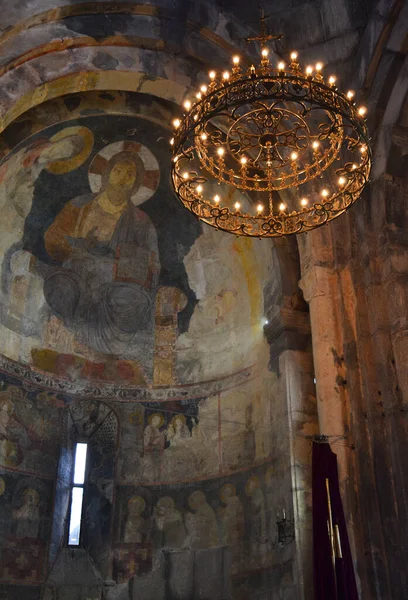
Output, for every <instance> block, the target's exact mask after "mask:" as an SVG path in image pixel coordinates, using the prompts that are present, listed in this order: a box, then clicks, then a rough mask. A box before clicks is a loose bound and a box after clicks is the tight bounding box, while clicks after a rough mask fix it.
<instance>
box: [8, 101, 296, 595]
mask: <svg viewBox="0 0 408 600" xmlns="http://www.w3.org/2000/svg"><path fill="white" fill-rule="evenodd" d="M143 102H144V103H143ZM109 104H111V105H112V106H111V109H108V106H109ZM146 114H149V115H153V116H154V118H152V119H147V118H146ZM166 120H167V122H168V121H169V120H170V119H169V115H168V114H167V113H166V111H165V109H164V108H163V106H161V107H160V106H159V107H158V106H157V103H155V102H153V101H152V100H146V99H145V100H144V101H141V100H140V97H139V96H137V95H131V94H126V95H123V96H120V95H118V94H115V93H101V94H98V93H96V92H95V93H93V94H92V95H84V96H79V95H78V96H76V97H75V98H72V97H69V98H65V99H59V100H57V101H55V102H53V103H49V104H48V106H44V107H39V108H37V109H35V110H34V111H32V114H31V116H30V115H23V116H22V117H21V120H20V121H19V122H17V123H15V124H13V130H12V131H9V132H6V138H7V140H8V142H9V145H10V147H9V149H8V153H7V156H6V157H5V158H4V159H3V161H2V162H1V163H0V211H1V214H2V215H4V218H3V219H0V277H1V281H0V352H1V354H3V355H4V356H3V358H1V357H0V358H1V361H3V362H1V363H0V369H3V367H4V366H5V365H6V369H5V370H6V371H7V374H6V373H2V372H1V373H0V511H1V512H0V528H1V531H2V536H0V537H1V538H2V540H3V542H2V543H3V546H2V548H1V554H0V583H1V585H2V589H3V588H4V589H5V590H6V589H8V588H10V590H11V591H10V590H8V591H7V593H8V597H11V598H14V594H15V593H16V590H20V588H21V589H23V588H24V586H26V584H27V583H28V582H29V581H30V585H31V591H30V593H29V594H26V596H27V598H30V597H31V596H30V594H31V593H32V597H33V599H34V598H35V597H38V593H37V592H38V590H39V586H42V587H43V589H46V590H48V591H49V592H50V594H51V595H50V598H54V597H55V594H54V587H55V586H57V587H58V582H59V581H60V579H59V578H61V577H62V579H63V583H62V584H61V585H62V586H64V585H65V583H64V582H65V579H64V577H65V575H64V573H65V569H66V565H65V566H63V568H62V570H61V571H60V572H59V571H58V568H57V567H58V564H59V563H58V560H59V557H61V556H62V553H61V548H63V547H64V545H65V543H66V531H65V529H66V527H65V524H66V521H67V514H68V510H69V489H70V482H71V478H72V464H73V447H74V444H75V440H78V439H81V440H82V441H85V440H86V441H87V443H88V445H89V446H88V447H89V462H88V465H87V477H88V479H87V482H86V489H87V491H86V494H85V500H84V509H83V538H82V542H81V543H82V544H83V547H84V548H85V550H86V552H87V556H89V557H90V558H91V559H92V563H93V565H94V566H95V568H96V569H97V570H98V572H99V573H100V574H101V576H102V578H103V579H104V580H106V581H109V582H110V583H109V585H110V586H112V594H114V595H113V596H108V597H109V598H111V597H114V598H116V597H120V596H118V594H120V593H121V592H120V590H122V589H123V590H126V589H129V590H130V589H131V590H133V591H132V594H133V595H134V597H141V598H145V600H147V598H155V599H156V598H157V599H158V598H163V599H164V598H168V599H169V600H170V599H171V598H179V599H181V598H183V599H186V600H189V599H190V598H191V597H193V595H194V592H193V590H194V589H201V590H206V591H205V592H204V591H203V594H204V596H203V597H208V598H214V599H217V598H219V599H220V598H221V597H230V596H231V595H230V592H229V591H227V589H228V590H230V589H234V590H240V591H239V593H238V592H237V594H235V592H234V594H235V595H234V596H233V597H236V598H239V600H240V599H241V598H246V597H249V596H251V590H253V589H256V587H257V581H258V580H257V578H261V579H262V578H263V577H264V576H265V574H266V573H272V571H273V569H274V566H275V563H276V551H277V534H276V514H277V511H278V510H279V508H280V507H282V506H283V505H284V492H283V491H282V489H283V488H284V486H283V485H278V483H277V482H278V480H279V481H280V482H282V480H283V478H282V473H283V472H284V469H285V468H286V467H285V465H284V463H285V460H286V455H283V454H282V453H279V457H280V458H279V460H278V459H277V456H278V451H277V449H278V445H282V444H283V443H284V440H283V437H282V439H281V438H280V437H279V436H274V435H272V434H271V430H272V429H273V427H275V426H276V423H277V420H278V419H286V416H284V415H281V414H280V413H279V410H278V408H277V405H275V406H274V405H273V402H272V396H273V394H274V393H275V392H274V391H272V390H276V389H277V388H276V383H277V382H276V375H274V374H273V373H271V372H269V370H268V360H269V347H268V344H267V342H266V340H265V336H264V331H263V320H262V318H263V301H264V300H263V289H262V285H261V284H260V283H259V282H260V281H264V280H266V279H267V278H268V277H269V275H270V273H269V271H270V270H271V272H272V268H271V266H270V265H271V264H272V261H273V256H272V253H271V248H270V246H269V245H265V244H262V243H261V242H259V241H257V240H255V241H254V240H246V239H238V238H235V237H234V236H232V235H220V234H219V232H217V231H215V230H213V229H212V228H210V227H204V226H203V225H201V224H199V223H198V221H197V220H196V219H195V218H194V217H193V216H192V215H191V214H190V213H189V212H188V211H186V210H185V209H184V208H183V207H182V205H181V204H180V203H179V202H178V201H177V199H176V198H175V196H174V194H173V191H172V189H171V185H170V172H169V169H170V164H169V156H170V152H169V146H168V143H169V137H170V134H169V132H168V131H167V130H166V129H165V128H164V127H163V123H164V122H165V121H166ZM3 142H4V139H3ZM12 142H13V144H14V145H12ZM11 146H12V147H11ZM4 357H6V358H4ZM9 359H10V360H9ZM7 361H8V362H7ZM72 389H75V391H72ZM273 406H274V408H273ZM275 438H276V439H275ZM285 464H286V463H285ZM285 473H286V471H285ZM277 474H278V475H277ZM279 474H280V475H279ZM279 477H280V479H279ZM284 477H286V475H285V476H284ZM288 477H289V475H288ZM2 481H3V483H2ZM3 484H4V485H3ZM284 484H285V486H286V487H287V486H290V481H287V482H286V480H285V481H284ZM64 556H65V558H61V560H63V561H64V560H65V559H66V558H67V555H64ZM61 564H63V565H64V564H65V563H61ZM54 565H56V566H55V569H54ZM75 568H76V567H75ZM29 572H30V573H31V575H30V576H29V575H28V573H29ZM208 572H211V573H213V574H214V577H212V578H208V576H207V573H208ZM268 576H269V575H268ZM282 576H283V575H282ZM252 579H254V581H252ZM13 585H14V586H15V587H14V588H13ZM208 586H210V587H208ZM211 586H213V588H211ZM224 586H225V590H224ZM0 587H1V586H0ZM35 590H37V591H35ZM50 590H51V591H50ZM47 593H48V592H47ZM81 593H82V592H81ZM53 594H54V595H53ZM0 595H1V594H0ZM22 595H24V592H22ZM45 597H46V598H48V596H45ZM90 597H93V596H92V594H91V595H90Z"/></svg>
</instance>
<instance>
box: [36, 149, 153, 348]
mask: <svg viewBox="0 0 408 600" xmlns="http://www.w3.org/2000/svg"><path fill="white" fill-rule="evenodd" d="M158 173H159V171H158V165H157V161H156V159H155V158H154V156H153V155H152V154H151V152H150V151H149V150H148V149H147V148H145V147H144V146H141V145H140V144H137V143H135V142H115V143H113V144H110V145H108V146H106V147H105V148H104V149H103V150H102V151H101V152H100V153H99V154H97V155H96V156H95V158H94V159H93V161H92V164H91V167H90V171H89V180H90V186H91V189H92V190H93V193H91V194H86V195H84V196H79V197H77V198H74V199H73V200H71V201H70V202H68V203H67V204H66V205H65V206H64V208H63V209H62V210H61V212H60V213H59V214H58V215H57V216H56V218H55V220H54V222H53V223H52V224H51V225H50V226H49V228H48V229H47V231H46V232H45V237H44V239H45V248H46V250H47V252H48V254H49V256H50V257H51V258H52V259H53V260H54V261H56V262H57V263H59V264H60V266H58V267H55V268H54V269H52V270H51V271H50V272H49V273H48V275H47V277H46V279H45V281H44V295H45V298H46V301H47V303H48V305H49V306H50V307H51V309H52V310H53V312H54V313H55V314H56V315H57V316H58V317H59V318H60V319H61V320H62V321H63V323H64V325H65V326H66V327H67V328H69V329H71V330H72V331H74V333H75V335H76V337H77V338H78V339H79V340H80V341H81V342H82V343H83V344H85V345H86V346H88V347H90V348H92V349H93V350H95V351H97V352H102V353H107V354H111V355H116V356H117V355H121V354H122V353H123V352H124V351H125V349H126V348H127V347H128V345H129V343H130V342H131V340H132V339H133V337H134V335H135V334H136V332H137V331H138V330H139V329H140V328H141V327H142V326H143V325H144V324H145V323H146V322H147V321H149V319H151V318H152V316H153V312H152V309H153V307H154V298H155V294H156V289H157V283H158V275H159V270H160V263H159V252H158V243H157V234H156V230H155V227H154V225H153V223H152V222H151V221H150V219H149V217H148V216H147V215H146V213H144V212H143V211H141V210H140V209H139V208H137V206H138V205H139V204H141V203H142V202H144V201H145V200H146V199H147V198H148V197H149V196H150V195H152V193H153V190H154V189H155V187H156V186H157V183H158Z"/></svg>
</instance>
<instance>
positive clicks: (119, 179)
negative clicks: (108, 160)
mask: <svg viewBox="0 0 408 600" xmlns="http://www.w3.org/2000/svg"><path fill="white" fill-rule="evenodd" d="M135 182H136V165H135V164H134V163H132V162H128V161H126V162H125V161H123V162H118V163H116V165H115V166H114V167H113V168H112V170H111V172H110V173H109V185H110V186H112V187H114V188H119V189H123V190H132V189H133V186H134V185H135Z"/></svg>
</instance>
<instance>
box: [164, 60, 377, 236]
mask: <svg viewBox="0 0 408 600" xmlns="http://www.w3.org/2000/svg"><path fill="white" fill-rule="evenodd" d="M238 63H239V59H238V57H234V66H233V68H232V72H231V73H229V72H225V73H224V74H223V75H222V76H220V77H217V75H216V74H215V72H211V73H210V81H209V83H208V85H203V86H202V87H201V89H200V91H199V92H198V93H197V94H196V97H195V99H194V101H189V100H186V101H185V103H184V114H183V116H182V117H181V118H180V119H175V120H174V121H173V124H174V138H173V139H172V140H171V144H172V148H173V161H172V181H173V186H174V190H175V192H176V194H177V196H178V197H179V199H180V200H181V201H182V203H183V204H184V206H185V207H186V208H187V209H188V210H190V211H191V212H192V213H193V214H195V215H196V216H197V217H198V218H199V219H201V220H202V221H204V222H206V223H208V224H209V225H212V226H214V227H216V228H218V229H222V230H224V231H229V232H231V233H235V234H237V235H244V236H250V237H260V238H263V237H275V236H282V235H288V234H293V233H302V232H305V231H309V230H312V229H314V228H316V227H319V226H320V225H323V224H325V223H327V222H329V221H331V220H332V219H334V218H335V217H337V216H339V215H340V214H342V213H344V212H345V211H346V210H347V209H348V208H349V207H350V206H351V205H352V204H353V203H354V202H355V201H356V200H357V199H358V198H359V196H360V195H361V193H362V191H363V189H364V187H365V185H366V184H367V183H368V179H369V174H370V169H371V149H370V144H369V137H368V132H367V127H366V122H365V114H366V109H365V108H364V107H360V108H358V107H357V106H356V104H355V102H354V101H353V97H354V93H353V92H348V93H347V94H344V93H342V92H341V91H339V90H338V89H337V87H336V86H335V78H334V77H330V78H329V80H328V81H325V79H324V77H323V75H322V73H321V65H320V64H318V65H316V68H312V67H307V69H306V70H305V71H302V69H301V67H300V65H299V63H298V62H297V55H295V53H292V55H291V62H290V63H289V65H287V66H286V65H284V64H283V63H279V65H278V68H272V66H271V65H270V63H269V60H268V59H267V50H265V49H264V50H263V51H262V59H261V63H260V66H259V67H258V68H257V69H256V68H255V67H254V66H251V67H250V68H249V69H247V70H246V71H242V70H241V69H240V67H239V64H238ZM325 177H326V178H327V182H326V181H325V182H324V183H322V181H323V179H324V178H325ZM216 186H221V187H219V188H216ZM221 189H224V190H226V192H225V193H221ZM218 190H220V192H219V193H218ZM305 190H306V191H305ZM215 192H217V193H215ZM282 197H283V198H286V201H282ZM234 198H235V199H236V198H238V199H239V202H238V201H237V202H235V203H234V202H233V200H234ZM261 199H262V200H261Z"/></svg>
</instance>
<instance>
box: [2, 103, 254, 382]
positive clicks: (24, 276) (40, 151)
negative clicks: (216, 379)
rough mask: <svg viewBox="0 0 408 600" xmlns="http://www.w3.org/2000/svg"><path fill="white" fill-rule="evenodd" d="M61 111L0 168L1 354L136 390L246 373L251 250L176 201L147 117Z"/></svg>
mask: <svg viewBox="0 0 408 600" xmlns="http://www.w3.org/2000/svg"><path fill="white" fill-rule="evenodd" d="M105 96H106V95H105ZM112 99H113V100H114V99H115V97H114V96H112ZM113 100H112V101H113ZM80 102H81V100H80V99H79V100H78V103H79V104H80ZM100 102H102V100H100ZM104 102H105V104H104V106H105V105H106V102H107V101H106V97H105V99H104ZM78 103H74V106H78ZM67 104H68V106H70V104H69V103H68V102H67ZM105 108H106V107H105ZM43 110H44V112H45V111H46V109H43ZM74 112H75V114H76V118H72V119H70V120H66V121H64V122H61V123H58V124H55V125H52V126H49V127H45V128H44V127H43V128H42V129H41V131H39V132H38V133H34V134H33V135H31V136H28V137H27V138H26V139H24V140H23V141H22V142H21V143H19V144H18V145H17V146H16V147H15V148H14V149H13V150H12V151H11V152H10V153H9V154H8V155H7V156H6V158H5V159H3V162H2V163H1V166H0V207H1V210H2V215H3V218H2V220H1V223H0V230H1V231H0V233H1V235H0V256H1V271H0V274H1V290H0V331H1V334H2V338H3V341H2V348H3V352H4V354H5V355H6V356H7V357H8V358H11V359H13V360H19V361H23V362H25V363H26V364H30V365H32V366H33V367H35V368H37V369H38V370H39V371H42V372H47V373H50V374H52V375H55V376H56V377H63V378H69V379H72V380H84V381H101V382H104V381H106V382H120V383H121V384H122V385H135V386H146V385H152V384H153V385H159V386H160V385H167V386H168V385H173V384H176V383H183V382H184V381H194V380H200V379H206V378H209V376H210V375H211V376H213V375H214V372H215V371H217V369H218V370H219V372H220V373H222V372H234V371H235V370H238V369H239V368H242V366H246V364H247V363H248V361H249V356H250V355H251V352H252V350H253V347H254V345H256V344H258V343H259V341H260V340H261V339H262V338H261V336H262V327H261V325H260V317H261V313H262V305H263V299H262V292H261V289H260V286H259V284H258V283H257V273H258V271H259V269H261V267H260V266H259V265H260V264H261V263H262V261H259V260H256V258H255V256H256V255H255V253H254V251H253V247H254V244H256V243H257V242H253V241H251V240H249V241H248V240H236V239H234V238H233V237H232V236H227V238H224V239H221V238H217V235H218V233H217V232H215V231H213V230H211V228H209V227H206V228H205V230H203V229H202V226H201V225H200V224H199V223H198V222H197V220H196V219H195V218H194V217H193V216H192V215H190V214H189V213H188V211H186V210H185V209H184V208H183V207H182V206H181V204H180V203H179V202H178V201H177V199H176V198H175V196H174V194H173V191H172V189H171V186H170V176H169V169H170V161H169V156H170V153H169V146H168V140H169V133H168V131H167V130H166V129H164V128H163V127H162V125H160V124H158V122H155V121H152V120H147V119H145V118H143V117H142V116H135V115H117V114H109V113H108V112H107V111H106V110H105V109H104V110H102V109H101V110H99V111H98V110H96V109H94V110H93V112H94V113H96V114H92V115H89V116H86V114H87V113H89V112H92V111H89V110H85V109H84V110H83V111H81V110H80V108H78V109H77V110H76V111H74ZM141 112H143V111H141ZM83 113H85V114H83ZM43 117H44V114H43ZM25 127H27V125H26V124H25ZM231 330H237V331H238V336H235V343H233V346H234V349H233V352H232V351H231V340H229V339H228V335H225V334H226V333H227V334H228V333H229V332H230V331H231ZM198 338H202V339H203V341H205V343H203V344H201V345H200V347H199V348H198V349H197V351H196V350H194V351H192V347H193V346H196V341H197V339H198ZM237 342H239V343H237ZM210 348H211V351H210ZM227 350H229V352H228V351H227ZM218 353H219V354H218ZM221 354H222V355H223V358H222V361H221V362H220V360H219V359H220V356H221Z"/></svg>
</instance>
